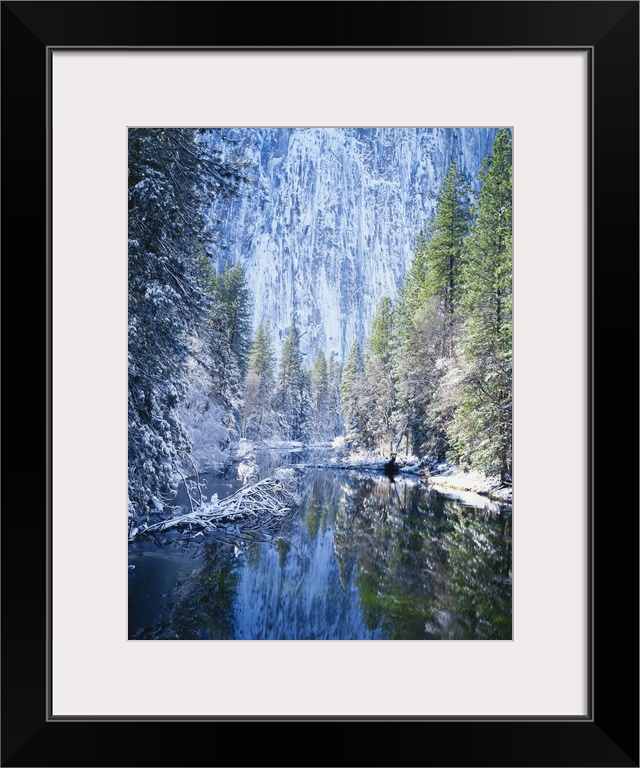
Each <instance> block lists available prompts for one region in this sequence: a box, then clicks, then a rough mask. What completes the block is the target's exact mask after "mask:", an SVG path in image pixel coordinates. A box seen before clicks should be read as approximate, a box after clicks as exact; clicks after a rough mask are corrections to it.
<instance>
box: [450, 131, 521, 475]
mask: <svg viewBox="0 0 640 768" xmlns="http://www.w3.org/2000/svg"><path fill="white" fill-rule="evenodd" d="M480 178H481V181H482V188H481V190H480V195H479V200H478V218H477V221H476V224H475V226H474V228H473V230H472V232H471V233H470V236H469V240H468V259H467V261H466V266H465V271H464V284H465V301H464V313H465V326H464V333H463V351H464V360H465V362H466V366H467V368H466V376H465V386H464V394H463V398H462V403H461V405H460V407H459V408H458V410H457V411H456V416H455V420H454V423H453V425H452V429H451V436H452V439H453V441H454V442H455V446H456V450H457V452H458V454H459V456H461V457H462V458H464V459H466V460H467V461H469V463H470V464H471V465H473V466H476V467H478V468H479V469H482V470H483V471H485V472H489V473H499V474H500V476H501V478H502V480H504V481H508V480H510V478H511V473H512V466H511V439H512V276H511V271H512V161H511V132H510V130H508V129H501V130H500V131H498V134H497V136H496V139H495V141H494V144H493V147H492V154H491V157H489V158H487V160H486V161H485V163H484V165H483V168H482V170H481V172H480Z"/></svg>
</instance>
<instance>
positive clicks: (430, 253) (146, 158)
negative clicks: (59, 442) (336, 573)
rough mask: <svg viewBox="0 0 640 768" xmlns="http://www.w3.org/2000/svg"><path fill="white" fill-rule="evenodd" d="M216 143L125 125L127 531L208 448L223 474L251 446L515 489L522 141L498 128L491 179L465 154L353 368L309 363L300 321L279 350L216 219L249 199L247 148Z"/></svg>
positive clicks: (319, 358) (200, 132) (360, 344)
mask: <svg viewBox="0 0 640 768" xmlns="http://www.w3.org/2000/svg"><path fill="white" fill-rule="evenodd" d="M212 133H214V132H213V131H212V129H207V130H204V129H177V128H174V129H171V128H144V129H142V128H136V129H130V130H129V136H128V142H129V191H128V222H129V244H128V250H129V260H128V270H129V273H128V280H129V291H128V383H129V386H128V441H129V442H128V458H129V471H128V502H129V518H130V521H131V520H133V521H137V520H139V519H140V518H142V517H143V516H146V515H148V513H149V510H150V509H153V507H154V506H155V507H157V508H159V509H161V508H162V506H163V504H165V503H167V501H168V500H170V499H171V498H172V497H173V494H174V493H175V490H176V488H177V486H178V484H179V483H180V482H181V481H183V482H184V480H185V479H186V478H187V477H189V476H191V475H193V474H194V473H197V472H198V471H201V470H202V463H203V457H204V456H205V454H206V456H207V458H208V461H209V463H210V464H211V465H212V466H213V467H214V468H216V467H217V468H218V469H219V470H220V471H222V470H223V469H224V467H225V465H226V464H227V463H230V462H231V460H232V457H233V451H234V449H235V447H236V446H237V445H238V442H239V441H240V440H247V441H251V442H254V443H259V442H260V441H265V440H266V441H268V440H271V441H283V442H285V441H289V442H291V441H296V442H299V443H303V444H334V445H336V446H340V449H341V450H342V451H343V452H345V451H346V452H347V453H349V454H350V455H352V456H364V455H369V456H371V455H373V456H379V457H380V458H381V459H389V457H392V456H399V455H404V456H412V457H414V458H415V459H416V460H417V461H419V462H420V463H421V465H422V466H424V467H427V468H428V467H435V466H436V465H438V464H442V463H443V462H448V463H450V464H453V465H456V466H458V467H460V468H461V469H472V470H476V471H479V472H482V473H484V474H486V475H487V476H492V477H497V478H499V480H500V482H501V483H502V484H504V485H509V484H510V483H511V478H512V473H513V463H512V384H513V381H512V138H511V132H510V130H508V129H499V130H498V131H497V133H496V136H495V140H494V141H493V145H492V149H491V153H490V154H489V155H488V156H487V157H485V159H484V161H483V162H482V165H481V168H480V170H479V172H478V177H477V179H469V178H467V177H466V176H465V175H464V174H463V173H462V172H461V170H460V168H459V167H458V164H457V163H456V161H455V159H452V160H451V163H450V165H449V167H448V170H447V172H446V175H445V177H444V179H443V181H442V183H441V185H440V187H439V189H438V190H437V192H436V193H435V201H434V203H435V205H434V214H433V216H432V217H431V218H430V219H429V220H426V221H425V222H424V226H423V227H422V230H421V231H420V233H419V236H418V237H417V239H416V242H415V247H414V252H413V259H412V263H411V266H410V269H409V270H408V272H407V273H406V274H405V275H404V278H403V280H402V284H401V285H400V287H399V290H398V291H397V293H396V295H393V296H391V295H390V296H385V297H383V298H382V299H381V300H380V301H379V302H378V304H377V306H376V307H375V312H374V313H373V320H372V322H371V327H370V329H369V332H368V333H367V334H366V335H364V336H363V337H362V338H357V337H356V338H355V339H354V340H353V342H352V344H351V348H350V350H349V352H348V355H346V359H340V358H339V357H338V356H337V355H336V353H335V351H329V350H327V349H322V348H318V349H316V350H315V353H314V354H313V355H310V354H308V353H307V352H304V353H303V351H302V349H301V339H303V337H304V335H305V333H306V332H307V329H306V328H305V327H304V325H302V324H300V322H299V320H298V318H296V317H295V316H293V317H292V318H291V322H290V325H289V327H288V328H287V329H286V333H285V336H284V342H283V344H282V345H281V351H280V353H279V354H277V353H276V347H275V345H274V338H273V327H272V320H271V318H270V317H255V316H254V305H255V297H254V296H253V295H252V288H251V286H250V285H249V282H248V280H247V276H246V274H245V272H244V270H243V267H242V265H241V264H239V263H232V262H231V261H230V260H229V259H228V258H227V257H226V256H225V255H224V254H222V255H221V253H220V249H219V248H217V237H218V233H217V231H216V226H215V221H212V219H211V216H210V215H209V212H210V210H211V206H212V203H213V202H214V201H219V200H222V199H230V200H233V199H236V198H238V197H240V196H243V195H251V194H252V187H253V185H254V184H255V179H254V177H253V175H252V168H251V164H250V163H249V162H247V161H246V160H244V159H243V157H242V151H241V147H238V148H237V150H236V149H235V148H234V147H233V146H231V147H230V148H229V151H227V152H225V153H221V152H220V151H219V150H216V149H215V148H214V147H215V144H214V143H213V142H212V141H210V136H211V135H212ZM229 141H230V140H229ZM388 258H389V259H393V258H394V254H393V253H389V254H388ZM212 457H213V459H212Z"/></svg>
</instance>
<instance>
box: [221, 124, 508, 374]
mask: <svg viewBox="0 0 640 768" xmlns="http://www.w3.org/2000/svg"><path fill="white" fill-rule="evenodd" d="M496 130H497V129H494V128H425V129H422V128H292V129H288V128H241V129H224V130H223V134H224V135H225V136H226V137H228V138H230V139H233V140H234V141H235V142H236V143H235V144H233V143H230V142H226V141H222V140H221V139H220V138H219V137H218V136H217V135H216V134H213V135H212V137H211V141H212V142H213V143H214V146H215V147H216V148H217V149H220V150H222V152H223V153H224V154H227V153H229V152H230V151H234V152H236V151H239V152H240V155H241V157H242V158H243V159H244V160H248V161H249V163H250V165H249V168H248V174H249V175H250V176H251V177H253V178H254V179H255V183H254V184H252V185H250V186H249V187H248V188H246V190H245V192H244V194H243V195H242V197H241V198H240V199H239V200H236V201H233V202H231V203H219V204H217V205H216V207H215V209H214V210H213V211H212V214H211V218H212V221H213V224H214V226H215V227H216V228H217V229H219V230H220V238H219V241H218V243H219V248H220V257H221V259H225V258H226V259H229V261H230V262H231V263H240V264H241V265H242V266H243V268H244V269H245V272H246V274H247V278H248V284H249V286H250V288H251V290H252V292H253V301H254V325H256V326H257V324H258V323H259V322H261V321H262V320H266V319H268V320H269V321H270V323H271V326H272V329H273V336H274V342H275V346H276V352H277V353H278V354H279V353H280V350H281V347H282V343H283V341H284V338H285V336H286V333H287V329H288V327H289V325H290V323H291V320H292V318H294V317H295V319H296V322H297V324H298V326H299V328H300V332H301V334H302V337H301V349H302V352H303V353H306V354H307V362H308V364H310V363H311V361H312V357H313V354H315V352H316V351H317V350H318V349H323V350H324V351H325V352H326V353H327V354H331V353H335V355H336V356H337V358H338V359H339V360H344V358H345V357H346V355H347V353H348V351H349V348H350V346H351V344H352V342H353V340H354V339H355V338H356V337H357V338H358V339H359V340H360V341H361V342H362V341H364V338H365V337H366V335H367V334H368V333H369V330H370V327H371V321H372V319H373V315H374V313H375V309H376V305H377V304H378V302H379V301H380V299H382V298H383V297H384V296H389V297H392V298H393V297H395V296H396V295H397V292H398V289H399V287H400V285H401V282H402V278H403V277H404V275H405V274H406V272H407V270H408V269H409V266H410V264H411V260H412V257H413V250H414V246H415V243H416V238H417V236H418V233H419V232H420V230H421V229H423V228H424V227H425V226H426V225H427V224H428V222H429V219H430V218H431V216H432V215H433V211H434V207H435V201H434V199H433V196H434V195H435V194H436V193H437V191H438V189H439V187H440V184H441V183H442V180H443V178H444V176H445V174H446V172H447V169H448V167H449V164H450V162H451V160H452V159H455V160H456V161H457V162H458V166H459V168H460V169H461V170H462V171H463V172H464V173H466V174H468V175H469V177H470V180H471V181H473V180H474V179H476V178H477V172H478V169H479V167H480V165H481V163H482V160H483V158H484V157H485V156H486V155H488V154H489V153H490V151H491V144H492V142H493V139H494V138H495V134H496ZM475 186H476V187H477V183H476V185H475Z"/></svg>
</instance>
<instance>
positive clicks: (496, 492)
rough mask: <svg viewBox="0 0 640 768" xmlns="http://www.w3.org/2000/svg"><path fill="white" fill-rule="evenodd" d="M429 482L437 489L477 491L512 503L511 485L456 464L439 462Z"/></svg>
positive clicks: (503, 501)
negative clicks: (461, 467)
mask: <svg viewBox="0 0 640 768" xmlns="http://www.w3.org/2000/svg"><path fill="white" fill-rule="evenodd" d="M428 482H429V484H430V485H432V486H433V487H434V488H436V490H442V491H444V492H446V491H465V492H470V493H477V494H478V495H480V496H487V497H488V498H490V499H492V500H493V501H499V502H501V503H502V504H511V503H512V499H513V491H512V488H511V486H510V485H503V484H502V483H501V482H500V479H499V478H498V477H487V476H486V475H484V474H482V473H481V472H473V471H468V472H467V471H463V470H461V469H460V468H459V467H457V466H456V465H454V464H438V465H437V466H436V467H435V468H433V469H432V470H431V472H430V473H429V475H428Z"/></svg>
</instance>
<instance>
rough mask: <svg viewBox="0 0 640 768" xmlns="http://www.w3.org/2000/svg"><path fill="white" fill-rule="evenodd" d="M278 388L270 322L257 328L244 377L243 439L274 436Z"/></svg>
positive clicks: (265, 322)
mask: <svg viewBox="0 0 640 768" xmlns="http://www.w3.org/2000/svg"><path fill="white" fill-rule="evenodd" d="M274 386H275V354H274V351H273V338H272V334H271V328H270V326H269V321H268V320H266V321H264V322H262V323H260V325H259V326H258V328H257V329H256V334H255V337H254V340H253V345H252V347H251V353H250V355H249V371H248V373H247V376H246V378H245V404H244V413H243V437H257V436H260V435H262V436H268V435H271V434H273V431H274V429H275V421H274V414H273V405H272V401H273V393H274Z"/></svg>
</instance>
